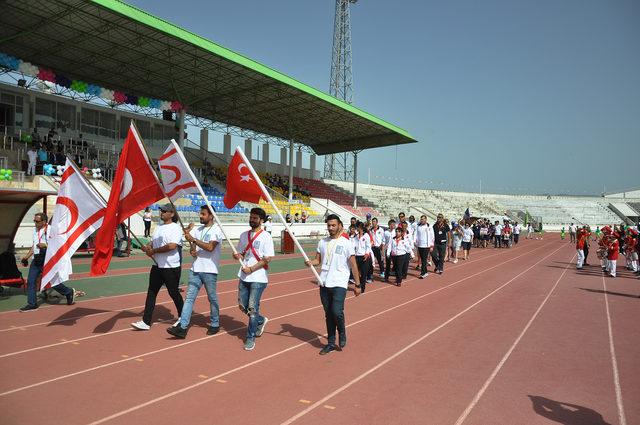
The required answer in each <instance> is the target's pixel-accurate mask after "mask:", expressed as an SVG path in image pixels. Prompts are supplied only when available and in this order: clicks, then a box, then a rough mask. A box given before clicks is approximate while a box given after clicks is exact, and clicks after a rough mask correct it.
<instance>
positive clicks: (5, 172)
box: [0, 168, 13, 181]
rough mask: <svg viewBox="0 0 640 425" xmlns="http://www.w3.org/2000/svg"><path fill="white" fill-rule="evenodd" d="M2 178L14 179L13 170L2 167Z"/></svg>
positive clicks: (0, 169)
mask: <svg viewBox="0 0 640 425" xmlns="http://www.w3.org/2000/svg"><path fill="white" fill-rule="evenodd" d="M0 180H7V181H9V180H13V170H11V169H9V168H0Z"/></svg>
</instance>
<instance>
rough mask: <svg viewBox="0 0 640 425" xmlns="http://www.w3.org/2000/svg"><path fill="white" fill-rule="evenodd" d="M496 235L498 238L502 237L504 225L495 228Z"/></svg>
mask: <svg viewBox="0 0 640 425" xmlns="http://www.w3.org/2000/svg"><path fill="white" fill-rule="evenodd" d="M494 235H496V236H500V235H502V225H501V224H498V225H497V226H496V227H495V233H494Z"/></svg>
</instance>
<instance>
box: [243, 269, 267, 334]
mask: <svg viewBox="0 0 640 425" xmlns="http://www.w3.org/2000/svg"><path fill="white" fill-rule="evenodd" d="M266 287H267V282H245V281H243V280H240V282H239V283H238V307H240V310H242V311H243V312H244V313H246V314H247V316H249V326H248V327H247V339H255V337H256V330H257V329H258V326H260V325H262V324H263V323H264V317H262V316H260V298H261V297H262V292H264V290H265V288H266Z"/></svg>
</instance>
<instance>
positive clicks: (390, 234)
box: [384, 219, 396, 282]
mask: <svg viewBox="0 0 640 425" xmlns="http://www.w3.org/2000/svg"><path fill="white" fill-rule="evenodd" d="M387 225H388V226H389V228H388V229H387V230H386V231H385V232H384V253H385V269H384V281H385V282H389V276H390V275H391V265H392V264H391V263H392V262H391V257H389V253H388V252H389V251H388V249H387V248H389V243H390V242H391V239H393V238H394V237H395V234H396V230H395V229H396V221H395V220H394V219H391V220H389V222H388V223H387Z"/></svg>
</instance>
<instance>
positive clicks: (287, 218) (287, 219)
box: [284, 213, 291, 224]
mask: <svg viewBox="0 0 640 425" xmlns="http://www.w3.org/2000/svg"><path fill="white" fill-rule="evenodd" d="M284 221H286V222H287V223H289V224H290V223H291V214H289V213H287V215H285V216H284Z"/></svg>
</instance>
